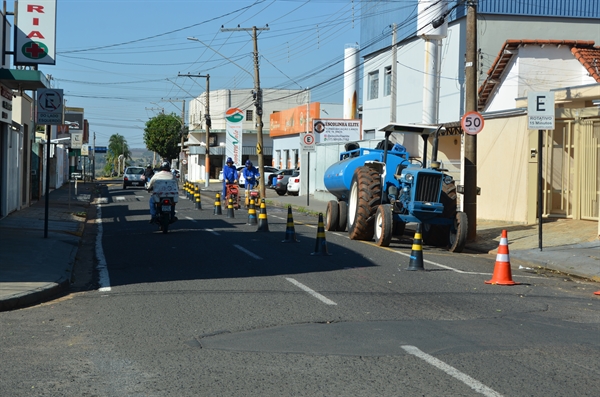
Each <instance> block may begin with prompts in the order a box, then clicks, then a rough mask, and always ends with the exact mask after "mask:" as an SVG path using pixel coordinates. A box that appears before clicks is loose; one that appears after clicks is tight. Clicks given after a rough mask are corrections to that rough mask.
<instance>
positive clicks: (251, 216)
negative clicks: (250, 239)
mask: <svg viewBox="0 0 600 397" xmlns="http://www.w3.org/2000/svg"><path fill="white" fill-rule="evenodd" d="M257 223H258V221H257V219H256V206H255V205H254V199H250V204H249V205H248V223H247V225H256V224H257Z"/></svg>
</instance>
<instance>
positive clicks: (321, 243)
mask: <svg viewBox="0 0 600 397" xmlns="http://www.w3.org/2000/svg"><path fill="white" fill-rule="evenodd" d="M311 255H323V256H324V255H329V252H327V240H325V224H324V223H323V213H321V212H319V225H318V226H317V241H316V242H315V252H313V253H312V254H311Z"/></svg>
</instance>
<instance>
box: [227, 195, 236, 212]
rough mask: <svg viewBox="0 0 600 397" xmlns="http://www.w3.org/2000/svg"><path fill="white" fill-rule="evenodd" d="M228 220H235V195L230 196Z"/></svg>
mask: <svg viewBox="0 0 600 397" xmlns="http://www.w3.org/2000/svg"><path fill="white" fill-rule="evenodd" d="M227 218H235V211H234V210H233V194H232V195H231V196H229V201H228V202H227Z"/></svg>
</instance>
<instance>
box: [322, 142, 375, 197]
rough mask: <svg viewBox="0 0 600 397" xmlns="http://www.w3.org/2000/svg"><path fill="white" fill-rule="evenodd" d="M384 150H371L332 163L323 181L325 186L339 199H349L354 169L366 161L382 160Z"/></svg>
mask: <svg viewBox="0 0 600 397" xmlns="http://www.w3.org/2000/svg"><path fill="white" fill-rule="evenodd" d="M382 156H383V152H382V151H377V152H371V153H368V154H364V155H362V156H359V157H348V158H346V159H344V160H342V161H339V162H337V163H335V164H332V165H331V166H329V168H327V170H326V171H325V175H324V176H323V182H324V184H325V188H326V189H327V191H328V192H329V193H331V194H333V195H334V196H335V197H336V198H337V199H338V200H347V198H348V193H349V191H350V187H351V185H352V176H353V175H354V170H356V169H357V168H358V167H361V166H363V165H365V162H366V161H370V160H376V161H382V159H383V157H382Z"/></svg>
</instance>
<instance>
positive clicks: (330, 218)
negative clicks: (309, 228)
mask: <svg viewBox="0 0 600 397" xmlns="http://www.w3.org/2000/svg"><path fill="white" fill-rule="evenodd" d="M339 222H340V214H339V210H338V203H337V201H335V200H330V201H329V202H328V203H327V209H326V210H325V230H327V231H328V232H335V231H336V230H337V229H338V224H339Z"/></svg>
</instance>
